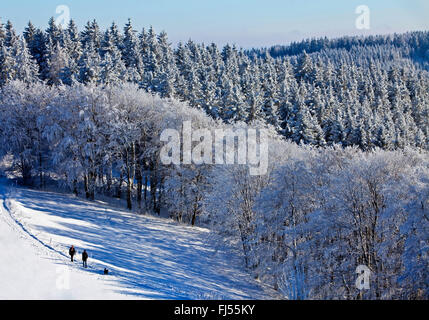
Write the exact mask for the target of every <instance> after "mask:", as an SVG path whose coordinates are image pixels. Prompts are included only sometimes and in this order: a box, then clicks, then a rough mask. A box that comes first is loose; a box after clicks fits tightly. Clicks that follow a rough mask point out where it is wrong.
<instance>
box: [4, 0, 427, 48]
mask: <svg viewBox="0 0 429 320" xmlns="http://www.w3.org/2000/svg"><path fill="white" fill-rule="evenodd" d="M58 5H67V6H68V7H69V8H70V15H71V18H72V19H74V20H75V21H76V23H77V25H78V26H79V28H80V29H81V28H82V27H83V25H84V24H85V23H86V21H88V20H92V19H94V18H95V19H96V20H97V21H98V22H99V24H100V25H101V27H102V28H103V29H104V28H105V27H106V26H109V25H110V24H111V23H112V21H115V22H116V23H117V24H118V25H119V26H120V27H121V28H122V27H123V25H124V24H125V23H126V21H127V19H128V18H131V19H132V21H133V25H134V27H135V28H136V29H137V30H139V31H140V30H141V29H142V28H143V27H148V26H150V25H152V26H153V27H154V28H155V31H157V32H158V31H161V30H165V31H166V32H167V34H168V36H169V39H170V41H171V42H173V43H177V42H178V41H186V40H188V39H189V38H191V39H193V40H195V41H198V42H205V43H210V42H215V43H217V44H219V45H222V44H225V43H227V42H228V43H235V44H237V45H238V46H241V47H245V48H248V47H252V46H254V47H260V46H269V45H274V44H286V43H288V42H290V41H295V40H301V39H304V38H308V37H320V36H328V37H337V36H340V35H345V34H348V35H356V34H385V33H393V32H404V31H411V30H429V1H428V0H390V1H389V0H378V1H374V0H358V1H355V0H323V1H322V0H264V1H262V0H210V1H209V0H182V1H180V0H156V1H155V0H141V1H138V0H119V1H118V0H104V1H101V0H92V1H91V0H86V1H85V0H68V1H65V0H43V1H42V0H37V1H36V0H2V1H1V2H0V19H1V20H2V22H5V21H6V20H11V21H12V23H13V24H14V26H15V27H16V29H17V30H19V31H22V30H23V29H24V27H25V25H26V24H27V22H28V20H31V21H32V22H33V24H35V25H36V26H38V27H41V28H43V29H44V28H46V25H47V21H48V20H49V18H50V17H51V16H54V17H57V16H58V14H56V12H55V10H56V7H57V6H58ZM358 5H367V6H368V7H369V9H370V23H371V24H370V30H358V29H356V28H355V20H356V18H357V16H358V15H357V14H356V13H355V8H356V7H357V6H358Z"/></svg>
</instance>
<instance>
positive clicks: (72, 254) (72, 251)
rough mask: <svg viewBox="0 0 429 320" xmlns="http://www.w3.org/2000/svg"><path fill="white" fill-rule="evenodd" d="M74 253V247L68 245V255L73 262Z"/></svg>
mask: <svg viewBox="0 0 429 320" xmlns="http://www.w3.org/2000/svg"><path fill="white" fill-rule="evenodd" d="M75 254H76V249H75V248H74V247H73V246H71V247H70V249H69V255H70V257H71V261H72V262H73V256H74V255H75Z"/></svg>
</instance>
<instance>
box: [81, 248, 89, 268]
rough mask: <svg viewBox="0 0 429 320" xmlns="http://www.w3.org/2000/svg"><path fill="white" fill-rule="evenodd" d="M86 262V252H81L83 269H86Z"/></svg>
mask: <svg viewBox="0 0 429 320" xmlns="http://www.w3.org/2000/svg"><path fill="white" fill-rule="evenodd" d="M86 260H88V253H87V252H86V250H83V252H82V262H83V267H84V268H87V267H88V265H87V264H86Z"/></svg>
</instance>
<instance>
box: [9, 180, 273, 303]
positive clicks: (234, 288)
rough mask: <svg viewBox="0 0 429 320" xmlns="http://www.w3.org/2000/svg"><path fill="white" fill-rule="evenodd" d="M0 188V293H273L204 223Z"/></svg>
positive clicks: (155, 295) (200, 295) (233, 296)
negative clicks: (72, 253)
mask: <svg viewBox="0 0 429 320" xmlns="http://www.w3.org/2000/svg"><path fill="white" fill-rule="evenodd" d="M0 194H1V200H0V243H1V244H2V249H1V250H0V260H1V261H2V262H3V263H1V264H0V299H75V298H76V299H121V298H126V299H129V298H131V299H135V298H143V299H213V298H215V299H223V298H225V299H264V298H272V296H269V295H267V294H265V293H264V290H263V289H262V288H261V287H259V286H258V284H257V283H253V282H250V281H251V280H249V279H251V277H249V275H248V274H247V273H245V272H244V271H243V268H242V267H241V265H240V262H239V261H240V260H239V259H235V258H234V256H233V255H231V253H229V254H228V253H227V252H226V251H222V250H215V249H214V247H213V246H211V245H210V243H209V242H208V240H207V238H208V237H207V235H208V232H209V231H208V230H206V229H202V228H192V227H188V226H182V225H179V224H176V223H174V222H172V221H168V220H165V219H159V218H155V217H150V216H137V215H135V214H130V213H127V212H120V211H116V210H113V209H111V208H109V207H108V206H107V205H105V204H103V203H97V202H92V203H89V202H86V201H83V200H80V199H78V198H76V197H74V196H68V195H61V194H56V193H48V192H40V191H34V190H29V189H24V188H15V187H10V186H8V185H7V184H6V182H5V181H2V183H1V184H0ZM72 244H73V245H74V246H75V247H76V249H77V251H78V254H77V258H75V262H74V263H72V262H70V258H69V257H68V255H67V253H68V247H69V246H70V245H72ZM83 249H86V250H87V251H88V253H89V259H88V266H89V267H88V269H83V268H82V266H81V259H80V257H81V252H82V250H83ZM65 266H66V269H65ZM105 267H106V268H107V269H109V273H110V274H109V275H107V276H106V275H103V274H102V273H103V272H102V271H103V269H104V268H105ZM67 268H69V269H68V270H69V273H67V272H66V271H67ZM65 270H66V271H65ZM67 274H69V278H67ZM64 279H69V287H68V288H67V287H64V286H63V284H64V283H67V282H64ZM67 281H68V280H67Z"/></svg>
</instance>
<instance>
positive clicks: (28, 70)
mask: <svg viewBox="0 0 429 320" xmlns="http://www.w3.org/2000/svg"><path fill="white" fill-rule="evenodd" d="M428 35H429V33H428V32H410V33H405V34H400V35H393V36H369V37H365V38H359V37H343V38H339V39H334V40H328V39H313V40H307V41H303V42H300V43H294V44H291V45H290V46H287V47H281V48H277V49H275V48H273V49H270V50H253V51H244V50H241V49H238V48H236V47H234V46H230V45H226V46H224V47H223V48H218V47H217V46H216V45H215V44H210V45H204V44H197V43H194V42H193V41H191V40H190V41H188V42H187V43H185V44H183V43H179V44H178V46H177V47H176V48H173V47H172V46H171V45H170V44H169V42H168V38H167V34H166V33H165V32H161V33H159V34H156V33H155V31H154V30H153V29H152V28H149V29H148V30H145V29H143V30H142V31H141V32H137V31H136V30H134V29H133V27H132V24H131V22H130V21H128V23H127V24H126V25H125V27H124V28H123V32H120V31H119V28H118V26H117V25H116V24H114V23H113V24H112V25H111V27H110V28H108V29H107V30H105V31H101V30H100V28H99V26H98V24H97V22H96V21H95V20H94V21H91V22H88V23H87V24H86V26H85V27H84V30H83V31H81V32H79V31H78V29H77V27H76V25H75V23H74V22H73V21H70V23H69V25H68V27H67V28H66V29H64V30H62V29H61V28H59V27H57V26H56V25H55V22H54V19H53V18H52V19H51V20H50V21H49V25H48V28H47V29H46V30H45V31H42V30H40V29H38V28H36V27H34V26H33V25H32V24H31V23H29V24H28V26H27V28H26V29H25V31H24V33H23V37H20V36H18V35H17V34H16V32H15V31H14V28H13V26H12V23H11V22H7V24H6V25H5V27H3V26H0V86H3V85H5V84H7V83H8V82H10V81H11V80H14V79H17V80H21V81H24V82H26V83H33V82H38V81H43V82H45V83H47V84H49V85H58V84H65V85H72V84H74V83H83V84H89V83H91V84H100V85H109V84H118V83H123V82H131V83H136V84H137V85H138V86H139V88H142V89H144V90H146V91H148V92H151V93H156V94H159V95H160V96H161V97H163V98H174V99H177V100H180V101H186V102H188V103H189V104H190V105H191V106H193V107H195V108H197V109H202V110H204V111H205V112H206V113H207V114H208V115H210V116H211V117H212V118H214V119H221V120H222V121H224V122H226V123H235V122H240V121H243V122H246V123H250V122H252V121H254V120H259V121H264V122H265V123H267V124H270V125H271V126H273V127H274V128H275V129H276V130H277V131H278V132H279V133H281V134H282V135H283V136H285V137H286V138H288V139H291V140H292V141H295V142H297V143H303V144H312V145H316V146H330V145H334V144H340V145H342V146H344V147H346V146H359V148H361V149H362V150H369V149H372V148H374V147H379V148H382V149H386V150H394V149H398V148H404V147H406V146H413V147H419V148H425V149H427V148H428V146H429V139H428V137H429V132H428V130H429V129H428V128H429V123H428V119H429V111H428V109H429V107H428V105H429V95H428V92H429V81H428V79H429V78H428V73H427V71H425V69H427V68H426V66H427V62H428V55H427V52H428V51H427V50H428V48H429V47H428ZM270 54H271V55H270ZM272 55H273V56H275V57H276V58H273V57H272Z"/></svg>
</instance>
